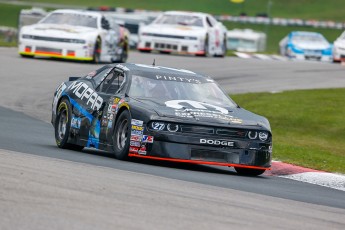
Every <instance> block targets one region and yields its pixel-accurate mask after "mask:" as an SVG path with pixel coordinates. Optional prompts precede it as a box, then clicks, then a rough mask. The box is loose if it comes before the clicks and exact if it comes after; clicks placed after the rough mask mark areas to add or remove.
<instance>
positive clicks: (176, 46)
mask: <svg viewBox="0 0 345 230" xmlns="http://www.w3.org/2000/svg"><path fill="white" fill-rule="evenodd" d="M226 33H227V29H226V28H225V26H224V25H223V24H222V23H221V22H218V21H217V20H216V19H215V18H214V17H213V16H211V15H209V14H206V13H196V12H181V11H167V12H164V13H163V14H162V15H160V16H158V17H157V18H156V19H155V20H154V21H153V22H152V23H151V24H148V25H146V26H142V27H141V28H140V30H139V42H138V46H137V49H138V50H139V51H142V52H150V51H160V52H163V53H183V54H194V55H199V56H211V55H212V56H221V57H223V56H225V54H226Z"/></svg>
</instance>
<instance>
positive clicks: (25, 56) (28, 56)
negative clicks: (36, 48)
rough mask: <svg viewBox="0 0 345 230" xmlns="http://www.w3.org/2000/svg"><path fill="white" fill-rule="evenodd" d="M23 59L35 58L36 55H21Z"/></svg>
mask: <svg viewBox="0 0 345 230" xmlns="http://www.w3.org/2000/svg"><path fill="white" fill-rule="evenodd" d="M20 56H21V57H22V58H34V55H28V54H20Z"/></svg>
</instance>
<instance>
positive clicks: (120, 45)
mask: <svg viewBox="0 0 345 230" xmlns="http://www.w3.org/2000/svg"><path fill="white" fill-rule="evenodd" d="M18 49H19V54H20V55H21V56H23V57H33V56H43V57H53V58H62V59H72V60H81V61H93V62H95V63H98V62H126V60H127V57H128V31H127V29H125V28H123V27H121V26H119V25H117V24H116V23H115V21H114V20H111V19H110V18H108V17H106V16H105V15H102V14H101V13H99V12H89V11H81V10H55V11H52V12H51V13H50V14H48V15H47V16H46V17H44V18H43V19H42V20H40V21H39V22H38V23H37V24H33V25H28V26H23V27H22V28H21V30H20V34H19V42H18Z"/></svg>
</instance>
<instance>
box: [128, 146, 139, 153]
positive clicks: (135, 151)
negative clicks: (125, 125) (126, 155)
mask: <svg viewBox="0 0 345 230" xmlns="http://www.w3.org/2000/svg"><path fill="white" fill-rule="evenodd" d="M138 150H139V148H138V147H132V146H130V147H129V152H130V153H138Z"/></svg>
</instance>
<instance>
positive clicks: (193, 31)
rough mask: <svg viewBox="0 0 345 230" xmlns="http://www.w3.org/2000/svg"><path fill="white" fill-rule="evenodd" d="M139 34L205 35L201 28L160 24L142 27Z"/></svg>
mask: <svg viewBox="0 0 345 230" xmlns="http://www.w3.org/2000/svg"><path fill="white" fill-rule="evenodd" d="M141 32H145V33H157V34H166V35H177V36H186V35H187V36H200V35H205V33H206V32H205V29H204V28H202V27H196V26H183V25H160V24H151V25H148V26H144V27H142V29H141Z"/></svg>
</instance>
